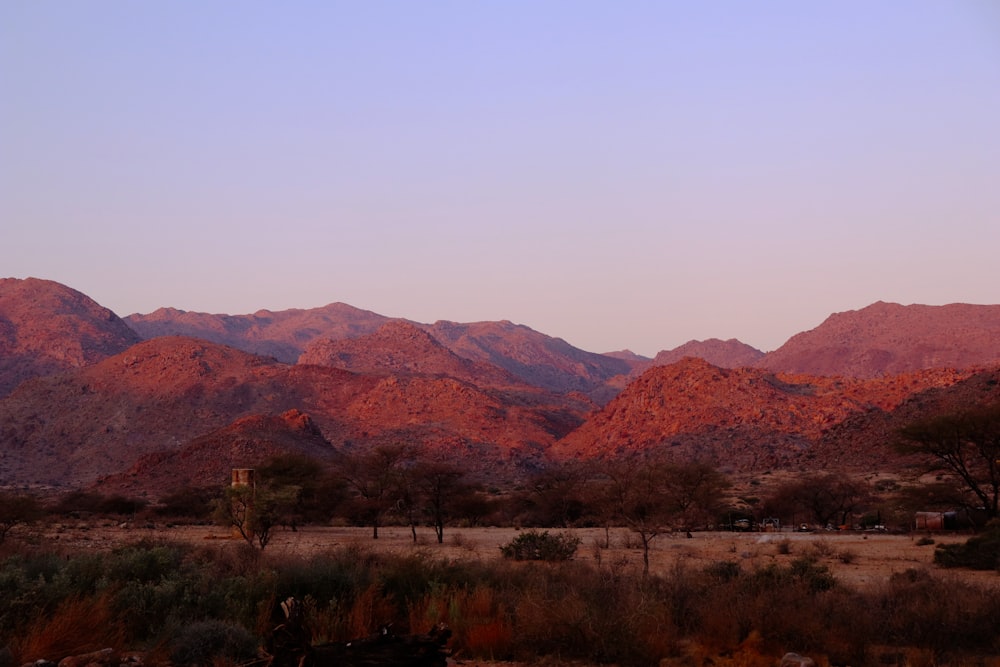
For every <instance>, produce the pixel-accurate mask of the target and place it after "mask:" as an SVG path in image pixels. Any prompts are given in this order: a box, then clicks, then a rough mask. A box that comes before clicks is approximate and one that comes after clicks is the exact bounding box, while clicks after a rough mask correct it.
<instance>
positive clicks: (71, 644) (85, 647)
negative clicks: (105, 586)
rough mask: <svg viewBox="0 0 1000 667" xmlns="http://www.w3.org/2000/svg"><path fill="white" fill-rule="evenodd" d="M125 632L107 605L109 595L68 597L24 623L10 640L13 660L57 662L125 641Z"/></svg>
mask: <svg viewBox="0 0 1000 667" xmlns="http://www.w3.org/2000/svg"><path fill="white" fill-rule="evenodd" d="M125 640H126V633H125V629H124V627H123V626H122V623H121V621H119V620H117V619H116V618H115V614H114V611H113V610H112V608H111V596H110V595H109V594H106V593H105V594H101V595H98V596H97V597H93V598H72V599H69V600H66V601H64V602H62V603H61V604H59V606H58V607H56V609H55V611H53V612H52V614H51V615H40V616H38V617H37V618H35V619H34V620H33V621H31V622H30V623H28V624H27V626H26V627H25V630H24V633H23V635H22V636H21V637H19V638H17V639H15V640H14V641H13V642H12V644H11V651H12V652H13V654H14V656H15V658H16V659H15V664H25V663H28V662H34V661H36V660H40V659H45V660H51V661H53V662H58V661H59V660H61V659H62V658H65V657H66V656H70V655H80V654H83V653H90V652H92V651H99V650H101V649H105V648H108V647H121V646H123V645H124V644H125Z"/></svg>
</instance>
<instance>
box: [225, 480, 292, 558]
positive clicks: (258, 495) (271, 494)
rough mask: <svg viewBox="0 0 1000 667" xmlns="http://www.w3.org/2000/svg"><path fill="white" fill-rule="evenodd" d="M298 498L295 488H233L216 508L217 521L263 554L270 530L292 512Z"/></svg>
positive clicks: (229, 488) (243, 486)
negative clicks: (233, 529)
mask: <svg viewBox="0 0 1000 667" xmlns="http://www.w3.org/2000/svg"><path fill="white" fill-rule="evenodd" d="M298 495H299V488H298V487H296V486H287V485H286V486H278V487H275V488H269V487H268V486H266V485H259V486H257V485H249V484H244V485H236V486H230V487H227V488H226V493H225V496H224V497H223V498H222V499H221V500H220V501H219V503H218V504H217V505H216V510H215V518H216V521H218V522H219V523H222V524H224V525H229V526H232V527H233V528H235V529H236V531H237V532H239V534H240V537H242V538H243V539H244V540H246V542H247V544H249V545H251V546H254V545H256V546H258V547H260V549H261V550H262V551H263V550H264V548H265V547H266V546H267V545H268V544H269V543H270V541H271V537H272V532H271V530H272V529H273V528H274V527H275V526H277V525H278V524H279V523H280V522H281V518H282V517H283V516H287V515H288V514H289V513H290V512H291V511H292V508H294V506H295V504H296V503H297V501H298Z"/></svg>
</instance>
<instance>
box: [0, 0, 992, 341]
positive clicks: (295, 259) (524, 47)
mask: <svg viewBox="0 0 1000 667" xmlns="http://www.w3.org/2000/svg"><path fill="white" fill-rule="evenodd" d="M0 276H3V277H16V278H25V277H29V276H34V277H38V278H46V279H50V280H55V281H58V282H61V283H64V284H66V285H68V286H70V287H72V288H74V289H77V290H79V291H81V292H83V293H84V294H86V295H88V296H90V297H91V298H93V299H94V300H95V301H97V302H98V303H100V304H101V305H103V306H106V307H108V308H110V309H112V310H113V311H114V312H116V313H117V314H119V315H121V316H125V315H128V314H131V313H148V312H151V311H153V310H155V309H157V308H160V307H164V306H170V307H175V308H180V309H183V310H188V311H199V312H210V313H229V314H244V313H252V312H255V311H257V310H260V309H269V310H284V309H287V308H313V307H319V306H323V305H326V304H328V303H332V302H344V303H348V304H350V305H352V306H355V307H358V308H364V309H367V310H372V311H374V312H377V313H380V314H382V315H387V316H391V317H404V318H407V319H411V320H415V321H418V322H427V323H430V322H434V321H437V320H452V321H457V322H474V321H482V320H510V321H513V322H517V323H520V324H524V325H526V326H529V327H531V328H532V329H535V330H537V331H540V332H542V333H545V334H548V335H551V336H557V337H560V338H563V339H565V340H566V341H567V342H569V343H571V344H572V345H575V346H576V347H580V348H583V349H585V350H589V351H593V352H607V351H613V350H621V349H630V350H632V351H634V352H637V353H639V354H644V355H647V356H653V355H655V354H656V352H658V351H660V350H666V349H672V348H674V347H676V346H678V345H681V344H682V343H684V342H686V341H688V340H703V339H707V338H722V339H728V338H737V339H739V340H741V341H743V342H745V343H747V344H749V345H752V346H754V347H757V348H758V349H761V350H764V351H768V350H772V349H775V348H777V347H779V346H780V345H781V344H782V343H784V342H785V341H786V340H787V339H788V338H789V337H791V336H792V335H794V334H796V333H798V332H800V331H805V330H808V329H812V328H814V327H816V326H818V325H819V324H820V323H821V322H822V321H823V320H824V319H826V317H827V316H828V315H830V314H831V313H834V312H842V311H846V310H856V309H860V308H863V307H865V306H867V305H869V304H871V303H873V302H875V301H879V300H882V301H891V302H897V303H904V304H909V303H923V304H931V305H940V304H946V303H954V302H965V303H983V304H997V303H1000V3H997V2H995V0H951V1H949V2H940V1H939V0H879V1H877V2H872V1H870V0H843V1H839V0H838V1H836V2H834V1H830V2H819V1H818V2H801V1H799V0H789V1H781V0H774V1H771V0H764V1H762V2H744V1H736V0H732V1H729V0H713V1H710V2H681V1H676V2H672V1H670V0H661V1H655V2H653V1H651V2H643V1H638V0H622V1H616V2H607V1H602V2H590V1H588V0H574V1H557V0H553V1H546V0H533V1H530V2H529V1H522V0H507V1H503V2H501V1H499V0H472V1H470V0H463V1H456V2H444V1H440V2H438V1H435V0H428V1H426V2H409V1H403V0H400V1H398V2H391V1H384V2H381V1H372V2H368V1H361V0H355V1H351V2H340V1H337V0H329V1H324V2H303V1H298V2H297V1H291V2H281V3H277V2H254V1H252V0H250V1H243V0H241V1H239V2H236V1H221V0H219V1H216V0H209V1H207V2H201V1H199V2H195V1H193V0H178V1H174V0H172V1H169V2H167V1H159V0H149V1H148V2H133V1H121V0H102V1H101V2H56V1H52V0H6V1H5V2H3V3H0Z"/></svg>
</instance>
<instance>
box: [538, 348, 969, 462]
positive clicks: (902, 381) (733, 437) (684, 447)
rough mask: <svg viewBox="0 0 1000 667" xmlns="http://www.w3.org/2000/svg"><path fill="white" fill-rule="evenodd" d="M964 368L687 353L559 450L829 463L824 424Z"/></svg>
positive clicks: (642, 380) (648, 375)
mask: <svg viewBox="0 0 1000 667" xmlns="http://www.w3.org/2000/svg"><path fill="white" fill-rule="evenodd" d="M968 375H969V374H968V373H965V374H963V373H959V372H956V371H948V370H943V371H925V372H921V373H915V374H911V375H902V376H895V377H891V378H885V379H879V380H857V379H836V378H824V377H813V376H803V375H799V376H796V375H785V374H778V375H775V374H772V373H770V372H768V371H764V370H760V369H752V368H737V369H725V368H720V367H718V366H713V365H711V364H709V363H708V362H706V361H704V360H702V359H696V358H686V359H683V360H681V361H679V362H677V363H675V364H672V365H670V366H660V367H654V368H651V369H649V370H648V371H646V372H645V373H643V374H642V375H641V376H640V377H639V378H638V379H636V380H635V381H633V382H632V383H630V384H629V385H628V386H627V387H626V388H625V390H624V391H622V393H621V394H620V395H619V396H617V397H616V398H615V399H614V400H612V401H611V402H610V403H608V404H607V405H606V406H605V407H604V408H603V409H601V410H600V411H599V412H597V413H596V414H593V415H592V416H591V417H590V418H589V419H588V420H587V422H586V423H585V424H584V425H583V426H581V427H580V428H579V429H577V430H576V431H574V432H573V433H571V434H570V435H569V436H567V437H566V438H564V439H563V440H562V441H560V442H559V443H558V444H557V446H556V451H557V452H559V453H560V454H561V455H564V456H573V457H583V458H587V457H594V456H615V455H620V454H626V453H629V452H636V451H645V450H651V449H656V450H664V449H665V450H667V451H669V452H672V453H673V454H675V455H676V456H677V457H678V458H685V459H688V458H704V459H707V460H710V461H713V462H714V463H716V464H717V465H718V466H720V468H722V469H725V470H730V471H751V470H756V471H762V470H770V469H775V468H788V467H792V466H807V467H811V468H813V469H815V468H825V467H827V466H834V465H838V464H840V463H843V461H839V460H838V458H839V454H838V453H837V452H835V451H832V450H830V449H829V448H827V449H825V450H823V451H824V452H825V454H827V457H825V458H823V459H820V458H818V456H817V450H816V443H817V442H818V441H819V440H820V438H821V437H822V436H823V435H824V433H826V432H827V431H828V430H829V429H831V428H833V427H834V426H836V425H838V424H840V423H842V422H844V421H845V420H847V419H849V418H852V417H854V416H856V415H859V414H864V413H866V412H869V411H872V410H881V411H889V410H892V409H894V408H896V407H897V406H898V405H899V404H900V403H902V402H903V401H904V400H906V398H907V397H909V396H910V395H911V394H913V393H915V392H918V391H922V390H924V389H926V388H929V387H944V386H950V385H952V384H954V383H955V382H957V381H958V380H960V379H963V378H964V377H967V376H968Z"/></svg>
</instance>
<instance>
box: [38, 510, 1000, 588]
mask: <svg viewBox="0 0 1000 667" xmlns="http://www.w3.org/2000/svg"><path fill="white" fill-rule="evenodd" d="M551 532H558V531H551ZM567 532H570V533H572V534H575V535H576V536H578V537H579V538H580V539H581V543H580V547H579V549H578V551H577V554H576V559H577V560H588V561H591V562H593V563H595V564H600V565H601V566H602V567H620V568H635V569H637V570H638V569H639V568H641V566H642V550H641V549H639V548H637V547H635V546H630V544H638V540H637V538H636V537H635V535H634V534H631V533H630V532H629V531H628V530H626V529H613V530H612V531H611V545H612V546H611V548H610V549H604V548H600V546H599V545H602V544H603V543H604V540H605V534H604V530H603V529H597V528H586V529H574V530H571V531H567ZM517 535H518V532H517V531H516V530H515V529H512V528H455V529H446V530H445V536H444V544H437V542H436V540H435V539H434V533H433V532H432V531H431V530H430V529H421V530H418V531H417V542H416V543H414V542H413V537H412V535H411V533H410V530H409V529H408V528H405V527H395V526H392V527H386V528H382V529H380V531H379V539H378V540H373V539H372V537H371V528H335V527H306V528H300V529H299V530H298V531H294V532H293V531H290V530H279V531H277V532H276V533H275V534H274V536H273V538H272V540H271V542H270V544H268V546H267V548H266V553H267V554H268V555H270V556H281V555H289V556H291V555H299V556H309V555H313V554H318V553H322V552H323V551H326V550H329V549H335V548H337V547H342V546H345V545H358V546H361V547H363V548H371V549H377V550H380V551H387V552H394V553H404V554H406V553H414V552H420V553H422V554H427V555H429V556H430V557H438V558H445V559H471V560H495V559H499V558H501V554H500V548H499V547H500V545H502V544H506V543H508V542H510V541H511V540H512V539H513V538H514V537H516V536H517ZM39 537H41V538H42V539H43V540H45V541H47V540H53V541H54V543H56V544H60V545H62V546H65V547H68V548H79V549H84V550H89V549H96V550H104V549H111V548H113V547H115V546H116V545H120V544H123V543H127V542H132V541H137V540H140V539H152V540H170V541H181V542H189V543H194V544H213V545H217V546H220V547H223V548H225V546H226V545H229V544H232V545H234V546H235V545H238V544H239V543H240V540H239V539H238V538H234V537H233V536H232V535H230V534H229V532H228V531H226V530H225V529H223V528H220V527H213V526H174V527H164V526H157V527H152V528H150V527H131V526H125V525H123V526H115V525H112V524H105V525H99V526H95V525H90V524H87V523H83V522H81V523H68V524H62V525H59V526H51V527H49V528H47V529H46V530H45V531H44V532H43V535H42V536H39ZM923 537H927V534H926V533H920V534H917V533H914V534H910V535H890V534H885V533H855V532H816V533H797V532H780V533H724V532H704V533H694V536H693V537H692V538H686V537H684V535H683V534H672V535H670V534H668V535H661V536H659V537H657V538H656V539H655V540H654V541H653V544H652V548H651V550H650V569H651V571H653V572H666V571H670V570H671V569H672V568H674V567H677V566H678V564H680V565H681V566H684V567H689V568H691V569H694V570H698V569H700V568H702V567H704V566H705V565H708V564H711V563H714V562H717V561H735V562H739V563H741V564H743V566H744V567H748V568H753V567H763V566H766V565H768V564H771V563H778V564H787V563H789V562H791V561H792V560H794V559H795V558H799V557H801V556H807V555H811V556H815V557H817V558H818V560H819V562H821V563H823V564H824V565H826V566H827V567H828V568H829V569H830V571H831V572H832V573H833V574H834V576H835V577H836V578H837V579H838V581H840V582H842V583H844V584H846V585H849V586H855V587H865V586H871V585H877V584H878V583H880V582H883V581H885V580H887V579H888V577H889V576H891V575H892V574H893V573H896V572H904V571H906V570H908V569H911V568H916V569H929V570H932V571H935V572H937V573H938V574H940V575H941V576H945V577H955V578H960V579H963V580H967V581H976V582H979V583H981V584H983V585H986V586H990V587H996V588H998V589H1000V575H998V574H997V573H996V572H991V571H987V572H974V571H969V570H945V569H942V568H938V567H937V566H935V565H934V563H933V560H934V545H920V544H918V541H919V540H920V539H921V538H923ZM931 537H932V538H933V539H934V540H935V543H937V544H946V543H953V542H963V541H965V540H966V539H968V537H969V536H968V535H966V534H934V535H932V536H931Z"/></svg>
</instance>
